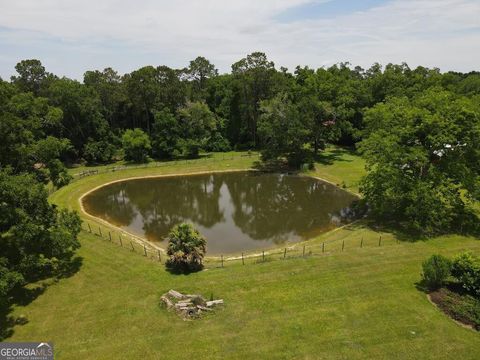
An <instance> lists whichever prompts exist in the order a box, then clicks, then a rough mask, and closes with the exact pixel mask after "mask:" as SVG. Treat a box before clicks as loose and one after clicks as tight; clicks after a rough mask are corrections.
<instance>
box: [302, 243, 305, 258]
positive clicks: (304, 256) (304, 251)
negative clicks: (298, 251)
mask: <svg viewBox="0 0 480 360" xmlns="http://www.w3.org/2000/svg"><path fill="white" fill-rule="evenodd" d="M302 256H303V257H305V245H303V254H302Z"/></svg>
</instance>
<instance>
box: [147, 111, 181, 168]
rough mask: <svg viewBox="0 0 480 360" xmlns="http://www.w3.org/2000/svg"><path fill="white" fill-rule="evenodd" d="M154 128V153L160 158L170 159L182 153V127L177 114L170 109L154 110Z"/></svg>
mask: <svg viewBox="0 0 480 360" xmlns="http://www.w3.org/2000/svg"><path fill="white" fill-rule="evenodd" d="M153 116H154V119H155V120H154V123H153V128H152V149H153V155H154V156H155V157H157V158H160V159H170V158H173V157H176V156H179V155H180V154H181V150H182V149H181V148H180V128H179V123H178V122H177V119H176V118H175V116H174V115H173V114H172V113H171V112H170V111H169V110H168V109H164V110H162V111H156V112H154V115H153Z"/></svg>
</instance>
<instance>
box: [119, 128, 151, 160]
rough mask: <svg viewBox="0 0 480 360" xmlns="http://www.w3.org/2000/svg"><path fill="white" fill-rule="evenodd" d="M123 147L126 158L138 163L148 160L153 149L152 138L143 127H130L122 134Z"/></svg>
mask: <svg viewBox="0 0 480 360" xmlns="http://www.w3.org/2000/svg"><path fill="white" fill-rule="evenodd" d="M122 147H123V150H124V151H125V160H127V161H133V162H137V163H141V162H147V161H148V155H149V154H150V151H151V150H152V146H151V145H150V138H149V137H148V135H147V134H146V133H145V132H143V131H142V130H141V129H134V130H130V129H128V130H127V131H125V133H124V134H123V136H122Z"/></svg>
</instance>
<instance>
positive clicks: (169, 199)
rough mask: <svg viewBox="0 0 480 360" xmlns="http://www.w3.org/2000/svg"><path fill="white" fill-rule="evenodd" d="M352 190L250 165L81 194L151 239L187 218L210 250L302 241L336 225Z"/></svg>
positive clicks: (100, 212) (97, 210)
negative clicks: (237, 169) (253, 170)
mask: <svg viewBox="0 0 480 360" xmlns="http://www.w3.org/2000/svg"><path fill="white" fill-rule="evenodd" d="M354 200H355V197H354V196H353V195H351V194H349V193H347V192H346V191H343V190H341V189H339V188H337V187H335V186H333V185H330V184H328V183H325V182H322V181H319V180H316V179H312V178H308V177H301V176H293V175H280V174H258V173H251V172H232V173H216V174H205V175H194V176H178V177H163V178H149V179H138V180H128V181H123V182H118V183H113V184H110V185H107V186H104V187H102V188H100V189H98V190H96V191H94V192H92V193H90V194H88V195H87V196H85V198H84V200H83V204H84V208H85V210H86V211H87V212H88V213H89V214H91V215H94V216H97V217H100V218H102V219H104V220H106V221H108V222H110V223H112V224H114V225H116V226H119V227H121V228H123V229H125V230H127V231H129V232H132V233H134V234H137V235H140V236H145V237H146V238H147V239H149V240H150V241H155V242H164V237H165V236H166V235H167V234H168V231H169V230H170V229H171V228H172V227H173V226H174V225H176V224H178V223H180V222H183V221H187V222H191V223H193V224H194V225H195V226H196V227H197V228H198V229H199V231H200V232H201V233H202V234H203V235H205V236H206V238H207V252H208V253H209V254H220V253H231V252H239V251H244V250H252V249H259V248H266V247H269V246H272V245H274V244H283V243H285V242H295V241H300V240H307V239H309V238H311V237H314V236H316V235H318V234H320V233H322V232H325V231H327V230H330V229H332V228H334V227H335V226H338V225H339V224H340V223H341V222H342V221H343V220H344V219H345V217H346V215H348V214H349V206H350V205H351V204H352V202H353V201H354Z"/></svg>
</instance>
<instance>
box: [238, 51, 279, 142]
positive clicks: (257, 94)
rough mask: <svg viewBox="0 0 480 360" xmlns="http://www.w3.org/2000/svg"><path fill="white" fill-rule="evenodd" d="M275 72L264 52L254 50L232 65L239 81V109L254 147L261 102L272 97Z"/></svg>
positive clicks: (272, 64) (273, 65)
mask: <svg viewBox="0 0 480 360" xmlns="http://www.w3.org/2000/svg"><path fill="white" fill-rule="evenodd" d="M275 72H276V70H275V64H274V63H273V62H271V61H269V60H268V59H267V56H266V55H265V54H264V53H262V52H254V53H252V54H250V55H248V56H247V57H246V58H244V59H241V60H240V61H238V62H236V63H235V64H233V65H232V74H233V75H234V77H235V79H236V80H237V81H238V92H239V96H240V101H241V103H240V104H239V111H240V116H241V119H242V121H243V122H244V124H243V127H244V129H245V130H244V131H246V132H247V134H248V136H249V140H250V141H251V142H252V144H253V146H254V147H256V145H257V122H258V119H259V117H260V102H261V101H262V100H266V99H269V98H271V97H272V95H273V91H272V89H273V78H274V74H275Z"/></svg>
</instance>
